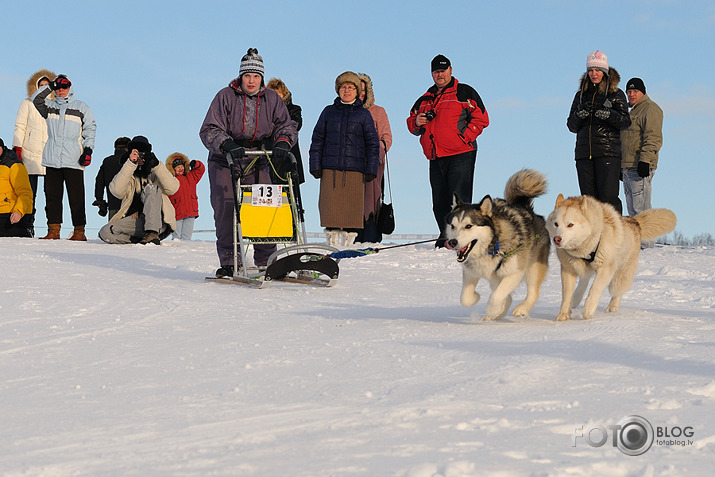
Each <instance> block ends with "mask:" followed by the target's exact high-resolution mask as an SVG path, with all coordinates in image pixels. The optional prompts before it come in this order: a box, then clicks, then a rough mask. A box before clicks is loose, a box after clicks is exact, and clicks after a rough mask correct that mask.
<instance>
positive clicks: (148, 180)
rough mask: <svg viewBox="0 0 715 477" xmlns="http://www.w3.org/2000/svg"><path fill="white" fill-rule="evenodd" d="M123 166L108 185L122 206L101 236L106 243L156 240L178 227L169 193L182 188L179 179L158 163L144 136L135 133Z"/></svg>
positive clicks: (143, 242) (123, 160)
mask: <svg viewBox="0 0 715 477" xmlns="http://www.w3.org/2000/svg"><path fill="white" fill-rule="evenodd" d="M121 161H122V162H123V165H122V168H121V169H120V170H119V173H118V174H117V175H116V176H115V177H114V179H113V180H112V182H111V183H110V184H109V191H110V192H111V193H112V194H113V195H114V196H116V197H120V198H121V199H122V205H121V207H120V209H119V212H117V213H116V214H115V215H114V217H112V219H111V220H110V221H109V223H108V224H107V225H105V226H104V227H102V228H101V229H100V231H99V238H100V239H102V240H104V241H105V242H107V243H113V244H126V243H141V244H149V243H153V244H155V245H159V244H160V243H161V240H163V239H164V238H166V237H168V236H169V235H171V233H172V232H173V231H174V230H175V229H176V218H175V217H176V215H175V211H174V206H173V205H171V201H170V200H169V196H170V195H173V194H175V193H176V192H177V191H178V190H179V181H178V180H177V179H176V177H174V175H173V174H172V173H171V172H169V170H168V169H167V168H166V167H164V166H163V165H162V164H160V163H159V159H157V157H156V155H154V153H153V152H152V150H151V144H150V143H149V141H148V140H147V138H145V137H144V136H136V137H134V139H132V140H131V142H130V143H129V145H128V146H127V152H126V153H124V155H123V156H122V159H121Z"/></svg>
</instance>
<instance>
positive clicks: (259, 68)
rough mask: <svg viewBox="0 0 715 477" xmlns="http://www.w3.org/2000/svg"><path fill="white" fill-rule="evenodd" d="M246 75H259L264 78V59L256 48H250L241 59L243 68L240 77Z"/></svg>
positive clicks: (241, 67) (239, 73)
mask: <svg viewBox="0 0 715 477" xmlns="http://www.w3.org/2000/svg"><path fill="white" fill-rule="evenodd" d="M246 73H258V74H259V75H261V78H263V77H264V68H263V58H262V57H261V55H259V54H258V50H257V49H256V48H249V49H248V52H246V54H245V55H243V58H241V66H240V67H239V69H238V76H243V75H244V74H246Z"/></svg>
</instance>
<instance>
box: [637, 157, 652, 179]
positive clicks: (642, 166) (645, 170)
mask: <svg viewBox="0 0 715 477" xmlns="http://www.w3.org/2000/svg"><path fill="white" fill-rule="evenodd" d="M638 175H639V176H640V177H648V176H649V175H650V164H648V163H647V162H644V161H640V162H638Z"/></svg>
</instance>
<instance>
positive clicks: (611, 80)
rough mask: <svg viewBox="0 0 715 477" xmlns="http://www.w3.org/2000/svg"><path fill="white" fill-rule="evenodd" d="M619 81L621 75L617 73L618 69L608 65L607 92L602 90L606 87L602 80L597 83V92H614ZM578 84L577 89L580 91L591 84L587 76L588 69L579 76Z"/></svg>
mask: <svg viewBox="0 0 715 477" xmlns="http://www.w3.org/2000/svg"><path fill="white" fill-rule="evenodd" d="M620 81H621V75H619V74H618V71H616V69H615V68H611V67H609V68H608V92H606V91H604V89H605V88H606V83H605V82H604V81H601V82H600V83H599V84H598V92H599V93H605V94H612V93H615V92H616V91H618V83H620ZM579 84H580V88H579V91H581V93H583V92H585V91H586V90H587V89H588V87H589V85H590V84H591V80H590V79H589V77H588V71H587V72H586V73H584V74H583V75H582V76H581V79H580V82H579Z"/></svg>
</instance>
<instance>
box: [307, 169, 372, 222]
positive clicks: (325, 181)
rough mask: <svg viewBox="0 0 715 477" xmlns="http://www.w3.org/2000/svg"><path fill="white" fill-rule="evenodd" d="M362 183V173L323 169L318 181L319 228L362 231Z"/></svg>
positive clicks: (363, 193)
mask: <svg viewBox="0 0 715 477" xmlns="http://www.w3.org/2000/svg"><path fill="white" fill-rule="evenodd" d="M364 197H365V182H364V181H363V174H362V172H357V171H336V170H333V169H323V175H322V176H321V178H320V197H319V198H318V210H319V211H320V225H321V226H322V227H325V228H329V229H361V228H363V210H364V200H365V199H364Z"/></svg>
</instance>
